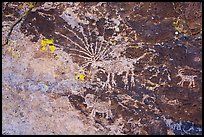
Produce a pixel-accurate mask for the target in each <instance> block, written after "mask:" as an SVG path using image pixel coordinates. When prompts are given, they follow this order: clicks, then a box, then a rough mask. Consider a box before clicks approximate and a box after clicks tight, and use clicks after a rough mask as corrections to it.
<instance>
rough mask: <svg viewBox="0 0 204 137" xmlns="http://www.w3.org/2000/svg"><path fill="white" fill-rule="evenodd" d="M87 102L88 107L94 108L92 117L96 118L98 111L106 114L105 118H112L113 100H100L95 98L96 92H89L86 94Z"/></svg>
mask: <svg viewBox="0 0 204 137" xmlns="http://www.w3.org/2000/svg"><path fill="white" fill-rule="evenodd" d="M85 104H86V105H87V108H92V111H91V114H90V115H91V117H92V118H94V117H95V116H96V113H102V114H106V116H105V118H106V119H108V118H112V113H111V100H109V101H108V102H104V101H100V102H99V100H98V99H97V98H95V95H94V94H87V95H86V96H85Z"/></svg>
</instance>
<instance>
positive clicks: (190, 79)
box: [176, 69, 197, 88]
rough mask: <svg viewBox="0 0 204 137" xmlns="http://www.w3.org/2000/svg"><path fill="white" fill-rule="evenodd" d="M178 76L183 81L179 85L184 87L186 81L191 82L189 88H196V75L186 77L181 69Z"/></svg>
mask: <svg viewBox="0 0 204 137" xmlns="http://www.w3.org/2000/svg"><path fill="white" fill-rule="evenodd" d="M176 76H180V77H181V81H180V82H179V83H177V85H181V86H182V87H183V83H184V82H185V81H186V82H189V85H188V87H190V88H191V87H192V88H193V87H195V80H194V78H195V77H197V76H196V75H184V74H183V70H182V69H179V70H178V74H177V75H176Z"/></svg>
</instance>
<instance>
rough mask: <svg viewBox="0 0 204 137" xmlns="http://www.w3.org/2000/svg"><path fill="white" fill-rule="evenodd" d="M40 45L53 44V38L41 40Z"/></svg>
mask: <svg viewBox="0 0 204 137" xmlns="http://www.w3.org/2000/svg"><path fill="white" fill-rule="evenodd" d="M40 44H41V46H46V45H50V44H52V45H53V44H54V39H44V40H42V41H41V43H40Z"/></svg>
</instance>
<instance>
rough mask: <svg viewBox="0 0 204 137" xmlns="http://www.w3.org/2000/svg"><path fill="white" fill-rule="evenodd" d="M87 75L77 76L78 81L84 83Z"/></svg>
mask: <svg viewBox="0 0 204 137" xmlns="http://www.w3.org/2000/svg"><path fill="white" fill-rule="evenodd" d="M84 78H85V75H84V74H79V75H77V76H76V79H79V80H81V81H84Z"/></svg>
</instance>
